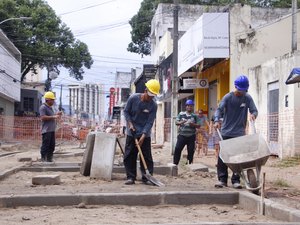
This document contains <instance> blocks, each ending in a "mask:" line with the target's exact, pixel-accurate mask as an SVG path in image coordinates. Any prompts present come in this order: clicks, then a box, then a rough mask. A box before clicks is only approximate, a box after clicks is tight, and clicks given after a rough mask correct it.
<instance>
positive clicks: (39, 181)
mask: <svg viewBox="0 0 300 225" xmlns="http://www.w3.org/2000/svg"><path fill="white" fill-rule="evenodd" d="M32 184H34V185H58V184H60V175H57V174H54V175H51V174H47V175H37V176H34V177H33V178H32Z"/></svg>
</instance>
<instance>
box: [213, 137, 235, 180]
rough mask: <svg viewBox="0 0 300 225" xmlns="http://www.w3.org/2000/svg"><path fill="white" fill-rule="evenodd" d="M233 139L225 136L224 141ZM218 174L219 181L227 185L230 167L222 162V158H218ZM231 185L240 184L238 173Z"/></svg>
mask: <svg viewBox="0 0 300 225" xmlns="http://www.w3.org/2000/svg"><path fill="white" fill-rule="evenodd" d="M230 138H232V137H227V136H223V140H226V139H230ZM217 173H218V180H219V181H221V182H223V183H226V184H227V180H228V166H227V165H226V164H225V163H224V162H223V161H222V159H221V158H220V156H218V164H217ZM231 183H232V184H234V183H240V176H239V174H238V173H233V174H232V176H231Z"/></svg>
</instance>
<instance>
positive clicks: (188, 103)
mask: <svg viewBox="0 0 300 225" xmlns="http://www.w3.org/2000/svg"><path fill="white" fill-rule="evenodd" d="M185 105H194V101H193V100H191V99H188V100H186V102H185Z"/></svg>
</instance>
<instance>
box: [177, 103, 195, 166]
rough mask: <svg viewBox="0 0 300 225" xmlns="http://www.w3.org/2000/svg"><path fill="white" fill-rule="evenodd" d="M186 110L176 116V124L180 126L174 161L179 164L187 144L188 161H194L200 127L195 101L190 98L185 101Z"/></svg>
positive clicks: (189, 162)
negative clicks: (197, 131)
mask: <svg viewBox="0 0 300 225" xmlns="http://www.w3.org/2000/svg"><path fill="white" fill-rule="evenodd" d="M185 105H186V111H182V112H180V113H179V114H178V116H177V118H176V122H175V123H176V125H177V126H178V127H179V129H178V136H177V142H176V146H175V150H174V157H173V163H174V164H175V165H178V163H179V161H180V158H181V152H182V150H183V148H184V146H187V153H188V154H187V163H188V164H191V163H193V159H194V153H195V140H196V128H200V120H199V118H198V116H197V115H196V114H194V113H193V112H194V101H193V100H191V99H188V100H187V101H186V102H185Z"/></svg>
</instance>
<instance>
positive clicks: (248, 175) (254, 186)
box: [247, 169, 259, 195]
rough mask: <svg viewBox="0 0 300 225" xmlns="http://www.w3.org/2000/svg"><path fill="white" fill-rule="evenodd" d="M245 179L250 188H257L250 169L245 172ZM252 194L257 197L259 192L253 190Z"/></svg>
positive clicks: (254, 177)
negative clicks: (246, 178)
mask: <svg viewBox="0 0 300 225" xmlns="http://www.w3.org/2000/svg"><path fill="white" fill-rule="evenodd" d="M247 177H248V181H249V185H250V187H251V188H257V186H258V185H257V180H256V176H255V173H254V171H253V170H252V169H248V170H247ZM252 193H253V194H256V195H258V194H259V190H254V191H252Z"/></svg>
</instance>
